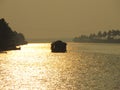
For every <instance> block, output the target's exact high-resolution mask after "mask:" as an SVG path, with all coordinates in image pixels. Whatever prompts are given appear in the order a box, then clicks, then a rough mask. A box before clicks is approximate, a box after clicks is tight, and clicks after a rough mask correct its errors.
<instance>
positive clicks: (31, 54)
mask: <svg viewBox="0 0 120 90" xmlns="http://www.w3.org/2000/svg"><path fill="white" fill-rule="evenodd" d="M62 55H63V54H62V53H60V54H59V55H58V53H57V56H58V57H56V54H55V53H51V51H50V44H49V43H44V44H28V45H24V46H22V48H21V50H20V51H9V52H7V54H6V55H4V57H5V58H4V59H5V61H7V62H6V63H5V64H4V65H2V67H4V69H5V70H7V71H6V72H5V73H3V72H2V71H1V73H2V74H3V76H4V78H3V80H2V83H3V82H4V83H6V84H4V83H3V85H4V86H1V87H0V89H4V90H5V89H13V90H18V89H19V90H50V88H51V89H53V88H54V89H55V88H58V87H59V88H58V89H60V88H65V87H64V86H63V87H62V86H61V83H60V80H61V73H63V70H66V68H65V67H66V66H65V65H64V63H65V62H66V61H65V60H66V59H65V58H66V57H65V56H64V57H62ZM59 59H60V60H59ZM61 60H62V62H61V63H60V61H61ZM2 63H3V62H2ZM67 67H68V68H69V67H71V66H69V65H68V66H67ZM4 69H3V71H4ZM6 77H7V78H6ZM66 80H67V79H66V78H64V79H63V80H62V81H63V82H64V81H66Z"/></svg>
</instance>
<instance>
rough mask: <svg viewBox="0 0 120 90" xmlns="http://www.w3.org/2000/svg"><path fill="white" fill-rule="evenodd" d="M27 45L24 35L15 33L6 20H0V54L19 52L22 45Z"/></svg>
mask: <svg viewBox="0 0 120 90" xmlns="http://www.w3.org/2000/svg"><path fill="white" fill-rule="evenodd" d="M24 44H27V41H26V40H25V37H24V35H23V34H22V33H18V32H16V31H13V30H12V29H11V28H10V27H9V25H8V23H7V22H6V21H5V19H4V18H1V19H0V52H1V51H7V50H19V49H20V47H19V46H20V45H24Z"/></svg>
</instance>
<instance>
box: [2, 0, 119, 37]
mask: <svg viewBox="0 0 120 90" xmlns="http://www.w3.org/2000/svg"><path fill="white" fill-rule="evenodd" d="M0 18H5V20H6V21H7V22H8V23H9V26H10V27H11V28H12V29H13V30H15V31H17V32H21V33H23V34H24V36H25V37H26V38H37V39H38V38H41V39H47V38H56V39H59V38H74V37H76V36H79V35H81V34H90V33H97V32H98V31H108V30H111V29H120V0H0Z"/></svg>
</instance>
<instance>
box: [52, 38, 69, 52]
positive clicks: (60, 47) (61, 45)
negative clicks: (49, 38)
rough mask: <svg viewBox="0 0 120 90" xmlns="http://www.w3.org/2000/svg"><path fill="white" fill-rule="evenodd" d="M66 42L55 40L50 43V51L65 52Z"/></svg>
mask: <svg viewBox="0 0 120 90" xmlns="http://www.w3.org/2000/svg"><path fill="white" fill-rule="evenodd" d="M66 45H67V44H66V43H65V42H63V41H61V40H57V41H54V42H52V43H51V51H52V52H66Z"/></svg>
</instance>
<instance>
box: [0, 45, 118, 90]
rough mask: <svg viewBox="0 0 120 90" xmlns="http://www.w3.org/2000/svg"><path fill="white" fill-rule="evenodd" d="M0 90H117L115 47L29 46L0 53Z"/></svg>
mask: <svg viewBox="0 0 120 90" xmlns="http://www.w3.org/2000/svg"><path fill="white" fill-rule="evenodd" d="M0 90H120V47H119V44H94V43H88V44H87V43H86V44H83V43H68V48H67V53H51V51H50V43H33V44H32V43H31V44H28V45H24V46H22V48H21V50H16V51H8V52H7V53H0Z"/></svg>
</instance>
